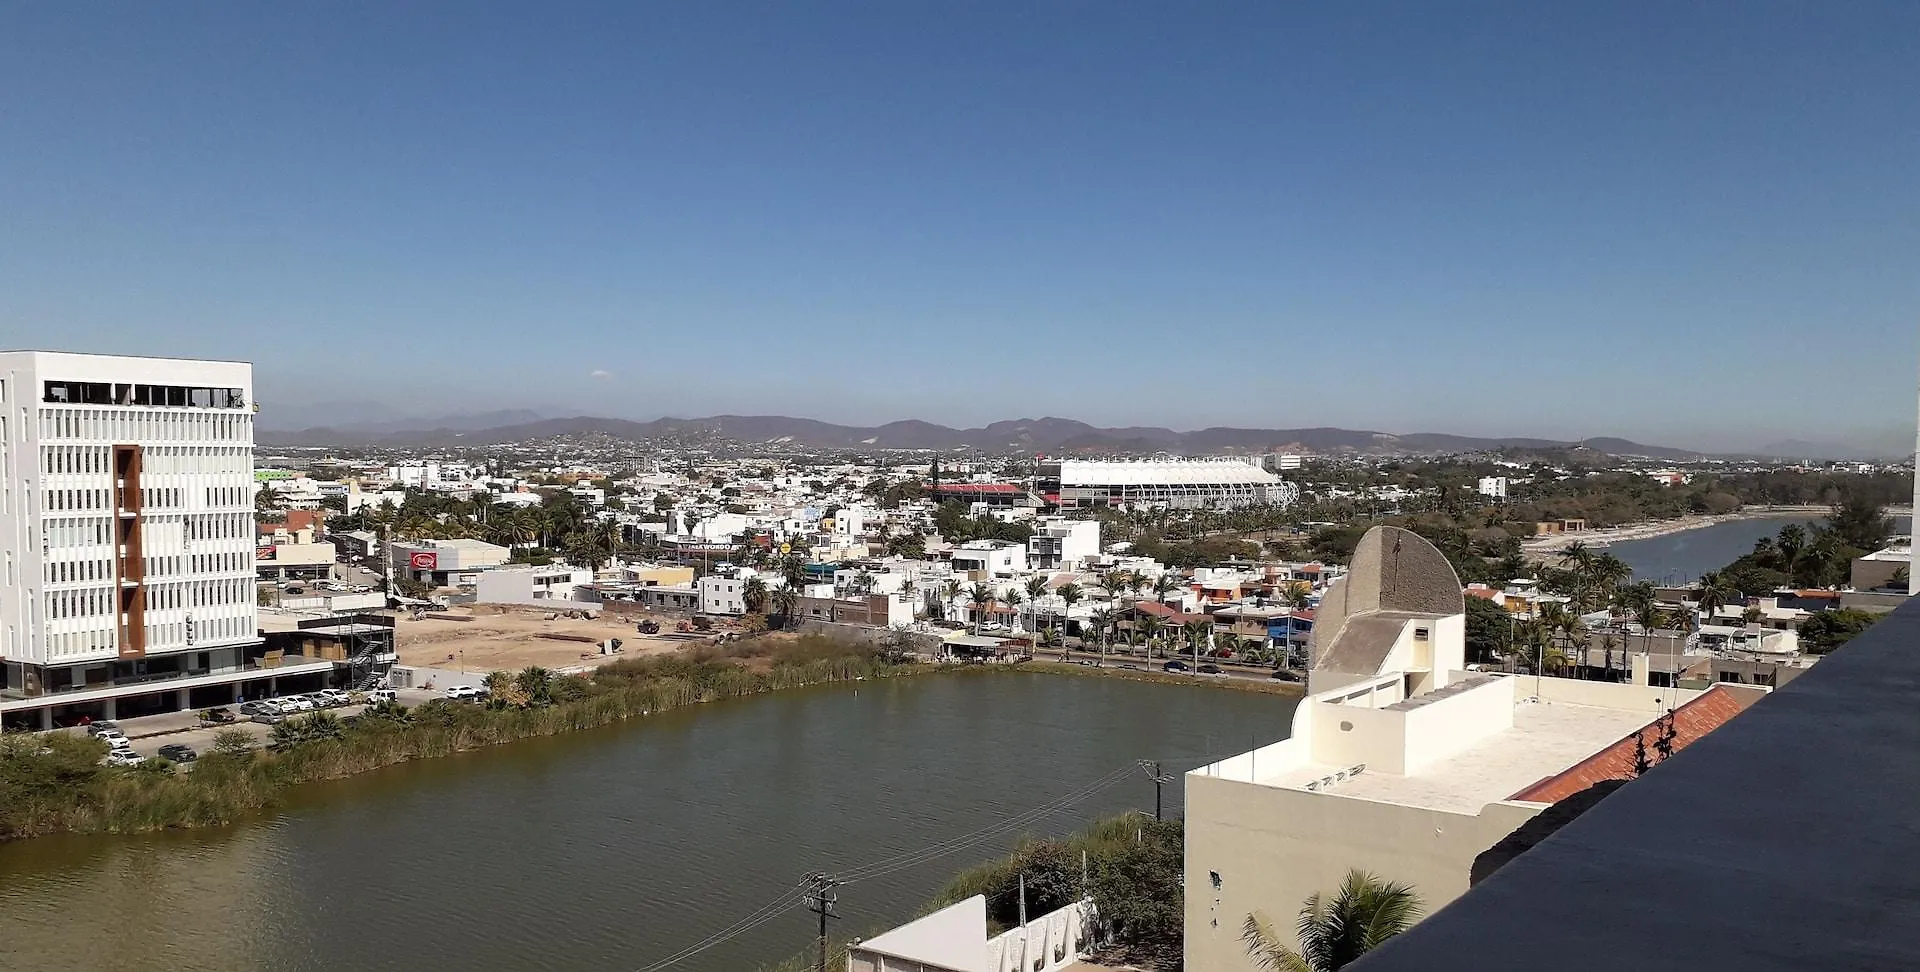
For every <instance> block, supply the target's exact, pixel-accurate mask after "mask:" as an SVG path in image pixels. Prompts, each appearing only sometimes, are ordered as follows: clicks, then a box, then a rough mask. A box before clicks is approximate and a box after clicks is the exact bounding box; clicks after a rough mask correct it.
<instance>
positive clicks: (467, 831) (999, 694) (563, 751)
mask: <svg viewBox="0 0 1920 972" xmlns="http://www.w3.org/2000/svg"><path fill="white" fill-rule="evenodd" d="M1294 705H1295V701H1294V700H1293V699H1292V698H1288V697H1282V696H1276V695H1267V694H1260V693H1254V692H1240V691H1232V690H1227V689H1223V688H1219V687H1215V686H1183V685H1166V684H1154V683H1145V682H1132V681H1125V680H1121V679H1117V678H1093V677H1088V678H1077V677H1068V676H1060V675H1043V674H1029V673H988V672H978V673H960V674H954V675H930V676H925V677H918V678H906V679H893V680H887V681H884V682H869V683H861V684H857V685H848V686H832V687H822V688H815V689H805V690H799V691H793V692H786V693H780V694H776V695H771V696H763V697H759V698H753V699H744V700H739V701H732V702H724V703H715V704H711V705H705V706H696V707H693V708H691V709H687V710H679V711H675V712H669V713H665V714H663V715H661V716H659V717H655V718H652V719H648V720H645V721H643V722H637V723H631V724H627V725H621V726H614V727H610V728H607V729H603V730H595V731H592V732H584V733H576V734H572V735H568V736H563V737H556V738H550V739H541V740H532V741H527V742H522V743H516V744H513V745H509V746H504V747H499V748H496V749H492V750H487V751H480V752H473V753H466V754H462V755H459V756H455V757H450V758H447V759H439V760H426V761H421V762H417V763H412V764H407V765H402V766H397V767H392V768H390V769H387V770H382V771H379V772H376V773H372V774H368V775H366V776H362V777H357V778H355V779H352V780H346V781H339V782H334V783H323V784H315V785H313V786H310V787H308V788H306V789H304V790H302V791H301V792H299V793H297V794H296V795H295V798H294V800H293V801H292V802H291V803H290V804H289V805H288V806H285V807H283V808H281V809H280V810H278V811H276V812H273V813H270V814H265V815H262V816H261V817H260V818H259V819H256V820H253V821H250V822H246V823H243V824H239V825H237V826H234V827H230V828H226V829H222V830H217V831H198V832H178V833H169V834H156V835H142V836H126V837H113V836H95V837H60V838H49V839H43V840H35V841H24V842H20V843H16V844H10V845H4V846H0V928H4V929H5V930H6V935H5V941H4V942H3V943H0V966H4V967H5V968H8V969H34V970H63V969H75V970H79V969H105V968H111V969H116V970H121V972H142V970H165V972H189V970H221V972H229V970H335V969H355V970H376V969H392V970H403V969H404V970H419V969H466V970H479V972H492V970H499V972H507V970H516V972H517V970H525V969H553V970H570V972H571V970H581V972H589V970H611V972H632V970H636V969H641V968H644V967H646V966H647V965H649V964H650V963H652V962H654V961H656V960H658V959H661V958H664V957H666V956H668V955H669V954H671V953H673V952H675V951H677V950H679V949H681V948H683V947H685V946H688V945H691V944H694V943H696V942H698V941H699V940H701V939H703V938H705V937H707V936H708V935H710V934H711V933H713V932H715V931H718V930H720V929H721V928H723V927H725V926H727V925H729V924H731V923H733V922H734V921H735V920H737V919H739V918H741V917H743V916H745V915H748V914H749V913H751V912H753V911H754V910H755V909H757V908H760V907H761V906H762V905H765V904H767V903H769V902H771V901H775V900H777V899H780V898H781V897H782V895H783V894H785V893H786V892H788V891H789V890H790V889H791V887H792V885H794V883H795V882H797V881H798V880H799V879H800V878H801V877H802V876H803V875H804V874H805V873H807V872H808V871H812V870H820V869H824V870H839V869H845V868H847V867H850V866H852V865H855V864H858V863H862V862H868V861H873V860H877V859H880V858H883V857H887V856H889V855H894V854H900V853H902V852H905V851H910V850H913V849H915V848H920V847H924V846H927V845H929V844H932V843H934V842H936V841H940V840H942V839H945V838H949V837H953V836H955V835H958V834H965V833H969V832H973V831H977V830H979V829H981V828H983V827H989V826H991V825H993V824H994V823H996V822H998V821H1001V820H1004V819H1005V818H1006V817H1008V816H1010V815H1013V814H1016V813H1019V812H1021V811H1024V810H1026V809H1028V808H1032V807H1037V806H1040V805H1043V804H1046V803H1048V802H1049V801H1053V800H1055V799H1057V798H1060V797H1062V796H1065V795H1069V794H1072V793H1074V792H1076V791H1079V790H1082V789H1084V788H1086V786H1087V784H1089V783H1091V782H1093V781H1096V780H1099V779H1100V778H1102V777H1104V776H1107V775H1108V774H1110V773H1115V772H1116V771H1124V770H1129V769H1131V772H1130V773H1124V774H1122V778H1121V779H1120V780H1119V781H1118V782H1116V783H1114V784H1113V785H1110V786H1108V787H1106V788H1104V789H1101V790H1099V791H1098V792H1096V793H1094V794H1092V795H1091V796H1089V797H1087V798H1086V799H1083V800H1080V801H1079V802H1077V803H1076V804H1074V805H1073V806H1072V807H1070V808H1067V809H1064V810H1062V811H1060V812H1057V813H1054V814H1051V815H1049V816H1046V817H1044V818H1042V819H1039V820H1036V821H1034V822H1033V823H1031V824H1030V825H1027V826H1023V827H1021V828H1020V829H1019V830H1018V831H1016V832H1010V833H1006V834H1001V835H997V836H995V837H994V838H993V839H990V840H987V841H984V842H982V843H980V844H978V845H975V846H971V847H968V848H966V849H965V850H962V851H960V852H957V853H954V854H951V855H948V856H944V857H939V858H934V859H930V860H927V861H925V862H923V863H920V864H918V865H917V866H913V867H908V868H906V869H903V870H899V871H896V872H894V873H890V874H886V875H884V876H880V877H876V878H874V879H872V880H869V881H863V882H859V883H854V884H849V885H847V886H846V887H843V888H841V889H840V906H839V910H840V913H841V914H842V915H844V916H845V917H844V918H843V919H842V920H841V921H840V922H838V923H837V926H836V928H835V934H848V935H870V934H872V933H873V932H875V931H879V930H882V929H885V928H887V927H890V926H891V925H892V924H895V923H897V922H899V921H902V920H905V919H907V918H911V917H912V916H913V915H914V914H916V913H917V911H918V909H919V908H920V907H921V906H922V905H923V904H924V903H925V902H926V901H927V899H928V898H929V897H931V896H932V894H933V893H934V892H935V891H937V890H938V889H939V888H940V887H941V886H942V885H943V884H945V883H946V881H947V880H948V879H949V878H950V877H951V876H952V875H953V874H954V873H955V872H956V871H958V870H961V869H963V868H965V867H967V866H970V865H972V864H976V863H979V862H981V861H983V860H986V859H988V858H991V857H993V856H997V855H998V854H1000V853H1003V852H1005V851H1006V850H1008V849H1009V848H1011V847H1012V846H1013V845H1014V844H1015V843H1016V842H1017V840H1018V837H1019V836H1020V834H1021V833H1029V834H1057V833H1065V832H1068V831H1071V830H1074V829H1077V828H1078V827H1079V826H1080V825H1081V824H1082V823H1084V822H1086V821H1088V820H1091V819H1093V818H1096V817H1099V816H1103V815H1107V814H1111V813H1116V812H1121V811H1124V810H1127V809H1130V808H1146V809H1148V810H1150V809H1151V808H1152V806H1153V787H1152V784H1151V783H1149V782H1148V781H1147V780H1146V779H1145V777H1144V775H1143V774H1142V773H1141V772H1140V771H1139V770H1138V769H1132V764H1133V762H1134V761H1135V760H1138V759H1143V758H1159V759H1163V760H1166V761H1167V768H1168V769H1169V770H1172V771H1175V772H1179V771H1184V770H1186V769H1189V768H1191V767H1193V766H1195V765H1198V764H1200V763H1202V762H1204V761H1205V758H1206V757H1207V756H1208V755H1209V754H1225V753H1231V752H1240V751H1244V750H1245V749H1247V748H1249V746H1250V744H1254V743H1267V742H1271V741H1274V740H1276V739H1280V738H1282V737H1284V736H1285V735H1286V734H1287V730H1288V727H1289V725H1290V723H1291V718H1292V712H1293V708H1294ZM1179 792H1180V787H1179V786H1178V785H1177V784H1176V785H1174V786H1170V787H1168V788H1167V801H1168V803H1169V805H1170V806H1169V810H1170V812H1172V811H1174V810H1177V807H1178V804H1179ZM813 920H814V919H813V916H812V915H810V914H809V913H807V912H806V910H805V909H804V908H800V907H793V908H790V909H789V910H787V911H785V912H782V913H780V914H779V915H778V916H777V917H775V918H773V919H772V920H771V921H768V922H766V923H765V924H762V925H760V926H758V927H755V928H754V929H752V930H751V931H750V932H748V933H747V934H745V935H742V936H740V937H739V938H736V939H734V940H732V941H729V942H727V943H725V944H723V945H720V946H717V947H714V948H711V949H709V950H706V951H703V952H701V953H699V954H698V955H695V956H693V957H691V958H689V959H688V960H686V961H684V962H681V963H679V964H677V965H674V966H672V968H674V969H675V970H679V972H746V970H750V969H753V968H754V967H756V966H757V965H759V964H761V963H770V962H774V961H778V960H781V959H784V958H786V957H788V956H790V955H793V954H795V953H798V952H801V951H803V950H805V949H807V948H808V947H809V943H810V941H811V936H812V934H813V932H814V926H813V924H812V923H813Z"/></svg>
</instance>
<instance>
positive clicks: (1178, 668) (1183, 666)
mask: <svg viewBox="0 0 1920 972" xmlns="http://www.w3.org/2000/svg"><path fill="white" fill-rule="evenodd" d="M1160 670H1161V671H1163V672H1185V671H1191V670H1192V669H1190V668H1188V667H1187V663H1186V662H1183V661H1181V660H1180V659H1178V658H1175V659H1174V660H1172V661H1170V662H1168V663H1166V664H1165V665H1162V666H1160Z"/></svg>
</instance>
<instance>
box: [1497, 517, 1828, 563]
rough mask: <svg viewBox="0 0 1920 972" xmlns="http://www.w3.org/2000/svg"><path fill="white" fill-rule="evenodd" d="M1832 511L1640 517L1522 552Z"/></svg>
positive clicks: (1550, 552) (1542, 554) (1544, 540)
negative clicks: (1636, 521)
mask: <svg viewBox="0 0 1920 972" xmlns="http://www.w3.org/2000/svg"><path fill="white" fill-rule="evenodd" d="M1830 512H1832V508H1831V507H1827V506H1749V507H1743V508H1741V509H1739V510H1736V511H1735V512H1732V513H1718V514H1708V513H1690V514H1688V515H1686V516H1682V517H1678V518H1676V519H1672V520H1644V521H1641V522H1639V523H1628V524H1623V525H1621V526H1615V527H1604V528H1602V529H1598V530H1581V531H1580V532H1578V533H1557V534H1554V535H1552V536H1547V537H1536V538H1534V539H1531V540H1525V541H1522V542H1521V544H1520V549H1521V552H1522V553H1525V554H1529V555H1532V556H1535V557H1536V558H1539V559H1543V560H1544V559H1546V558H1548V557H1554V556H1558V555H1559V554H1561V553H1562V552H1563V551H1565V550H1566V549H1567V548H1568V547H1571V546H1573V545H1574V544H1576V543H1582V544H1586V545H1587V546H1589V547H1606V546H1611V545H1612V544H1616V543H1623V542H1626V541H1630V540H1652V539H1654V538H1656V537H1665V536H1671V535H1673V534H1676V533H1686V532H1688V531H1691V530H1701V529H1705V528H1707V527H1711V526H1718V525H1719V524H1722V523H1737V522H1740V521H1742V520H1772V519H1784V518H1786V517H1792V516H1811V515H1818V514H1823V513H1830Z"/></svg>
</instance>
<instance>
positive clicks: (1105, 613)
mask: <svg viewBox="0 0 1920 972" xmlns="http://www.w3.org/2000/svg"><path fill="white" fill-rule="evenodd" d="M1089 621H1090V623H1091V624H1092V625H1093V633H1094V637H1096V638H1099V639H1100V664H1101V665H1102V666H1104V665H1106V663H1107V635H1108V634H1110V633H1111V632H1112V630H1113V612H1112V611H1109V610H1107V609H1106V608H1098V609H1095V611H1094V612H1093V617H1092V618H1090V619H1089Z"/></svg>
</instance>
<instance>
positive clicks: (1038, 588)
mask: <svg viewBox="0 0 1920 972" xmlns="http://www.w3.org/2000/svg"><path fill="white" fill-rule="evenodd" d="M1046 596H1047V578H1046V575H1045V574H1035V575H1033V576H1032V577H1029V578H1027V614H1028V617H1029V619H1030V621H1031V623H1030V624H1029V625H1028V627H1029V628H1038V627H1040V599H1041V598H1043V597H1046Z"/></svg>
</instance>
